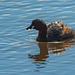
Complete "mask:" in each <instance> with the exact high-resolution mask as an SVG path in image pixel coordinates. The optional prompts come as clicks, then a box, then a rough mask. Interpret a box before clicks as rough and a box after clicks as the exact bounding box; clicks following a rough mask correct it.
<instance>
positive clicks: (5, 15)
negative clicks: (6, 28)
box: [2, 14, 10, 16]
mask: <svg viewBox="0 0 75 75" xmlns="http://www.w3.org/2000/svg"><path fill="white" fill-rule="evenodd" d="M2 16H10V14H3V15H2Z"/></svg>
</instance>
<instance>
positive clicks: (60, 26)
mask: <svg viewBox="0 0 75 75" xmlns="http://www.w3.org/2000/svg"><path fill="white" fill-rule="evenodd" d="M32 28H33V29H36V30H38V36H37V38H36V40H37V41H39V42H53V41H63V40H67V39H70V38H74V37H75V32H74V30H73V29H72V28H70V27H67V26H66V25H64V23H63V21H62V20H58V21H53V22H51V23H49V24H48V25H46V24H45V22H44V21H43V20H41V19H35V20H33V21H32V24H31V25H30V26H29V27H28V28H26V30H28V29H32Z"/></svg>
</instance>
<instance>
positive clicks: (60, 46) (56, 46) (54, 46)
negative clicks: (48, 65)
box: [28, 39, 75, 61]
mask: <svg viewBox="0 0 75 75" xmlns="http://www.w3.org/2000/svg"><path fill="white" fill-rule="evenodd" d="M74 43H75V41H74V39H73V40H72V39H70V40H66V41H63V42H38V46H39V49H40V53H39V54H37V55H31V54H29V55H28V56H29V58H33V59H34V60H35V61H46V59H47V58H48V57H49V56H50V55H49V54H56V55H59V54H63V53H64V51H66V50H71V49H67V47H71V46H72V45H74Z"/></svg>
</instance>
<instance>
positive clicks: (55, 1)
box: [0, 0, 75, 75]
mask: <svg viewBox="0 0 75 75" xmlns="http://www.w3.org/2000/svg"><path fill="white" fill-rule="evenodd" d="M37 18H39V19H42V20H43V21H45V23H46V24H47V23H50V22H52V21H54V20H63V21H64V23H65V24H67V25H68V27H72V28H73V29H75V1H74V0H0V75H31V74H32V75H35V74H36V75H38V74H42V75H50V74H51V75H60V74H61V75H71V74H72V75H74V74H75V63H74V62H75V45H74V44H75V42H74V40H71V41H69V40H68V41H67V42H63V43H61V42H59V43H38V42H36V40H35V39H36V36H37V33H38V32H37V31H35V30H33V29H32V30H30V31H26V30H25V28H26V27H28V26H29V25H30V24H31V22H32V20H33V19H37Z"/></svg>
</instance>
